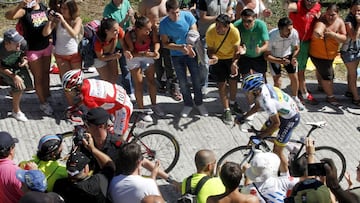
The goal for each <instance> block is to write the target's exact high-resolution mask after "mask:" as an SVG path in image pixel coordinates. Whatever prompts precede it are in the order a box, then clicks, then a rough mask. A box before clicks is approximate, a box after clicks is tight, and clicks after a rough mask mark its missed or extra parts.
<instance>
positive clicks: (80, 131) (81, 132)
mask: <svg viewBox="0 0 360 203" xmlns="http://www.w3.org/2000/svg"><path fill="white" fill-rule="evenodd" d="M84 138H85V139H86V138H87V137H86V136H85V129H84V128H83V127H82V126H79V125H77V126H75V131H74V138H73V141H74V144H75V145H76V146H80V145H83V139H84Z"/></svg>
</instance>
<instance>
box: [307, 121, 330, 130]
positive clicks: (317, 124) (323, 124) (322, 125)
mask: <svg viewBox="0 0 360 203" xmlns="http://www.w3.org/2000/svg"><path fill="white" fill-rule="evenodd" d="M306 125H311V126H312V127H317V128H322V127H324V126H325V125H326V121H319V122H307V123H306Z"/></svg>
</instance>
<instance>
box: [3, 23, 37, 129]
mask: <svg viewBox="0 0 360 203" xmlns="http://www.w3.org/2000/svg"><path fill="white" fill-rule="evenodd" d="M24 41H25V40H24V37H22V36H21V35H20V34H19V33H18V32H17V31H16V30H15V29H9V30H7V31H5V33H4V40H3V41H2V42H0V77H1V80H2V81H4V82H5V84H7V85H10V86H11V95H12V97H13V101H12V105H13V109H12V114H11V115H12V116H13V117H14V118H15V119H16V120H18V121H23V122H25V121H27V120H28V119H27V118H26V116H25V114H24V113H23V112H22V111H21V109H20V100H21V96H22V93H23V91H24V90H25V89H32V88H33V85H32V80H31V77H30V74H29V72H28V70H27V66H28V65H27V63H28V61H27V60H26V56H25V54H24V51H25V50H24V47H22V46H21V45H22V43H23V42H24Z"/></svg>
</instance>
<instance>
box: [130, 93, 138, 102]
mask: <svg viewBox="0 0 360 203" xmlns="http://www.w3.org/2000/svg"><path fill="white" fill-rule="evenodd" d="M129 97H130V101H132V102H134V101H136V97H135V94H133V93H132V94H130V95H129Z"/></svg>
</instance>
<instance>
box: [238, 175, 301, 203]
mask: <svg viewBox="0 0 360 203" xmlns="http://www.w3.org/2000/svg"><path fill="white" fill-rule="evenodd" d="M297 182H299V178H294V177H291V176H279V177H270V178H268V179H266V180H265V181H264V182H255V183H253V184H249V185H247V186H245V187H244V188H242V189H241V192H242V193H244V194H252V195H256V196H257V197H258V198H259V200H260V202H261V203H266V202H273V203H283V202H284V199H285V197H286V193H287V192H288V190H291V189H292V188H293V187H294V186H295V184H296V183H297ZM255 185H256V187H255ZM260 193H261V195H260ZM264 198H265V199H266V200H265V199H264Z"/></svg>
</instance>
